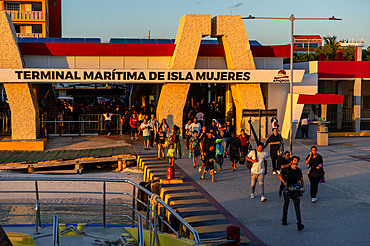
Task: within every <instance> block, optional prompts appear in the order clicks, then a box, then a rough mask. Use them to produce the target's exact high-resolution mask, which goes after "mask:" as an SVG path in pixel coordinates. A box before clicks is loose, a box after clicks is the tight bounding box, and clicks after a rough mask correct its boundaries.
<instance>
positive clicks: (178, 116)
mask: <svg viewBox="0 0 370 246" xmlns="http://www.w3.org/2000/svg"><path fill="white" fill-rule="evenodd" d="M210 34H211V16H210V15H191V14H188V15H185V16H183V17H182V18H181V20H180V24H179V28H178V30H177V34H176V41H175V44H176V48H175V51H174V53H173V56H172V58H171V61H170V64H169V69H194V68H195V63H196V61H197V57H198V52H199V47H200V42H201V40H202V37H203V36H207V35H210ZM189 88H190V83H167V84H164V85H163V86H162V91H161V95H160V96H159V101H158V104H157V119H158V121H161V120H162V119H167V123H168V124H169V126H170V127H172V126H173V125H174V124H176V125H177V126H179V127H180V129H182V125H183V122H182V120H183V119H182V118H183V111H184V107H185V103H186V100H187V97H188V92H189Z"/></svg>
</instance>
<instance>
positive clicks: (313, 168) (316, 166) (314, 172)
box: [305, 146, 325, 203]
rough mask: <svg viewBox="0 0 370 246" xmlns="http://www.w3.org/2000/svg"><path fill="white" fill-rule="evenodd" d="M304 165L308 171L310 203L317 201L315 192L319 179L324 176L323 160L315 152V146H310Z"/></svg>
mask: <svg viewBox="0 0 370 246" xmlns="http://www.w3.org/2000/svg"><path fill="white" fill-rule="evenodd" d="M305 164H306V165H308V166H309V167H308V168H309V169H310V171H309V173H308V178H309V180H310V184H311V185H310V186H311V187H310V194H311V198H312V203H315V202H317V198H316V195H317V192H318V189H319V183H320V180H321V179H322V178H323V177H324V175H325V172H324V161H323V160H322V156H321V155H319V154H318V153H317V148H316V146H312V147H311V152H310V154H309V155H308V156H307V158H306V162H305Z"/></svg>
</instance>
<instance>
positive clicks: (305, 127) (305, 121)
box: [301, 115, 308, 139]
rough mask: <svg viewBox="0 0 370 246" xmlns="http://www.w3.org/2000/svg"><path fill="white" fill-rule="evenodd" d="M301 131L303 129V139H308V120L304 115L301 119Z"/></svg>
mask: <svg viewBox="0 0 370 246" xmlns="http://www.w3.org/2000/svg"><path fill="white" fill-rule="evenodd" d="M301 129H302V137H301V138H303V139H306V138H307V139H308V119H307V118H306V116H304V115H302V119H301Z"/></svg>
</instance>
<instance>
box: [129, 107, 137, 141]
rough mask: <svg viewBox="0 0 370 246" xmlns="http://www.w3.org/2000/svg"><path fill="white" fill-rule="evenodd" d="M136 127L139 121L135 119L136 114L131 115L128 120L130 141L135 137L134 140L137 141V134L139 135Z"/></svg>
mask: <svg viewBox="0 0 370 246" xmlns="http://www.w3.org/2000/svg"><path fill="white" fill-rule="evenodd" d="M138 126H139V119H138V118H137V117H136V114H135V113H133V114H132V117H131V118H130V127H131V140H132V139H134V137H135V140H138V139H139V137H138V136H137V134H138V133H139V131H138V129H137V128H138Z"/></svg>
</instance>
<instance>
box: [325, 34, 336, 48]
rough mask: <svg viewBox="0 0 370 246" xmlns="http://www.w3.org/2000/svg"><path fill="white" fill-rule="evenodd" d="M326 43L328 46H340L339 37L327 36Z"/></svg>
mask: <svg viewBox="0 0 370 246" xmlns="http://www.w3.org/2000/svg"><path fill="white" fill-rule="evenodd" d="M324 41H325V44H328V45H331V46H337V45H338V42H337V36H335V35H334V36H331V37H330V36H326V37H324Z"/></svg>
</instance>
